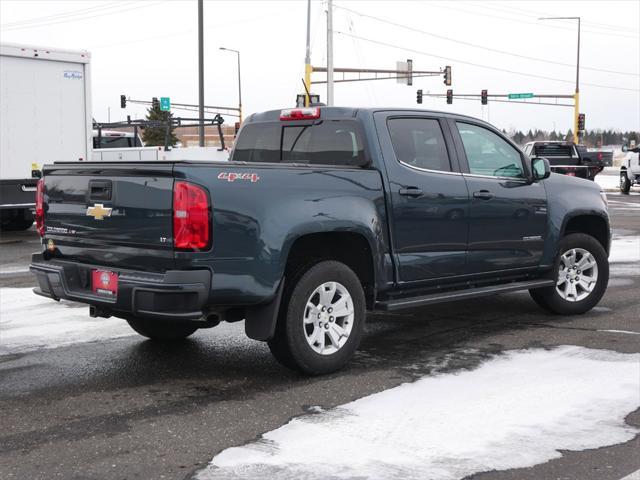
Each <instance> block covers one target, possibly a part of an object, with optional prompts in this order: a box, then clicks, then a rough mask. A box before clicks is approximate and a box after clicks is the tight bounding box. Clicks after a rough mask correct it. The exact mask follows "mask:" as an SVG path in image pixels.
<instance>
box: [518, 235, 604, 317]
mask: <svg viewBox="0 0 640 480" xmlns="http://www.w3.org/2000/svg"><path fill="white" fill-rule="evenodd" d="M558 250H559V254H558V258H557V259H556V263H555V267H554V268H555V272H556V274H555V281H556V284H555V285H554V286H552V287H544V288H536V289H533V290H529V293H530V294H531V298H533V300H534V301H535V302H536V303H537V304H538V305H540V306H541V307H542V308H544V309H545V310H548V311H550V312H552V313H557V314H560V315H578V314H582V313H585V312H588V311H589V310H591V309H592V308H593V307H595V306H596V305H597V304H598V302H599V301H600V299H601V298H602V296H603V295H604V292H605V290H606V289H607V284H608V283H609V261H608V259H607V253H606V252H605V250H604V248H603V247H602V245H601V244H600V242H598V241H597V240H596V239H595V238H593V237H592V236H590V235H585V234H583V233H572V234H570V235H567V236H566V237H564V238H563V239H562V240H561V241H560V245H559V248H558Z"/></svg>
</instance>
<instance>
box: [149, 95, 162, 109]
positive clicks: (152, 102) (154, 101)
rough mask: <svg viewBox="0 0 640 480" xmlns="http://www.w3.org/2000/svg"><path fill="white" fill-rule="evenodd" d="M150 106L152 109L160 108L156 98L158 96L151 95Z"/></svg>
mask: <svg viewBox="0 0 640 480" xmlns="http://www.w3.org/2000/svg"><path fill="white" fill-rule="evenodd" d="M151 108H153V109H154V110H158V109H159V108H160V100H158V97H153V98H152V99H151Z"/></svg>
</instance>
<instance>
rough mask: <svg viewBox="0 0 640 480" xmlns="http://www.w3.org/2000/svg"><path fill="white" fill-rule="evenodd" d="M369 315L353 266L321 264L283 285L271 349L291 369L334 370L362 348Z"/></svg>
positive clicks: (302, 370)
mask: <svg viewBox="0 0 640 480" xmlns="http://www.w3.org/2000/svg"><path fill="white" fill-rule="evenodd" d="M365 315H366V306H365V298H364V290H363V288H362V285H361V283H360V279H359V278H358V276H357V275H356V274H355V273H354V272H353V270H351V269H350V268H349V267H347V266H346V265H345V264H343V263H340V262H337V261H333V260H328V261H323V262H320V263H317V264H315V265H313V266H312V267H310V268H309V269H307V270H306V271H303V272H302V273H301V274H300V275H298V276H297V277H296V278H292V281H291V282H290V283H289V285H288V286H286V287H285V292H284V295H283V301H282V305H281V308H280V312H279V315H278V323H277V324H276V331H275V334H274V337H273V338H272V339H271V340H269V342H268V344H269V349H270V350H271V353H272V354H273V356H274V357H275V358H276V360H277V361H278V362H280V363H281V364H282V365H284V366H285V367H287V368H290V369H293V370H297V371H300V372H302V373H305V374H308V375H321V374H325V373H330V372H334V371H336V370H339V369H340V368H342V367H344V366H345V365H346V364H347V363H348V362H349V360H351V358H352V357H353V355H354V353H355V351H356V349H357V348H358V345H359V344H360V340H361V338H362V332H363V329H364V322H365Z"/></svg>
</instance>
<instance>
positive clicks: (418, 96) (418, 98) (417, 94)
mask: <svg viewBox="0 0 640 480" xmlns="http://www.w3.org/2000/svg"><path fill="white" fill-rule="evenodd" d="M416 102H418V103H422V89H419V90H418V91H417V92H416Z"/></svg>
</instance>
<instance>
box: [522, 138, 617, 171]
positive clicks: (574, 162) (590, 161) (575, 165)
mask: <svg viewBox="0 0 640 480" xmlns="http://www.w3.org/2000/svg"><path fill="white" fill-rule="evenodd" d="M522 149H523V150H524V153H526V154H527V155H529V156H530V157H532V158H535V157H543V158H546V159H547V160H548V161H549V164H550V165H551V171H552V172H554V173H560V174H562V175H569V176H570V177H579V178H586V179H587V180H593V179H594V178H596V175H597V174H598V173H600V172H601V171H602V170H603V169H604V167H605V166H606V165H607V164H609V165H611V160H612V156H613V152H603V151H600V152H590V151H589V150H588V149H587V147H585V146H584V145H576V144H575V143H573V142H561V141H543V142H529V143H526V144H525V145H524V146H523V147H522Z"/></svg>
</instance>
